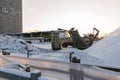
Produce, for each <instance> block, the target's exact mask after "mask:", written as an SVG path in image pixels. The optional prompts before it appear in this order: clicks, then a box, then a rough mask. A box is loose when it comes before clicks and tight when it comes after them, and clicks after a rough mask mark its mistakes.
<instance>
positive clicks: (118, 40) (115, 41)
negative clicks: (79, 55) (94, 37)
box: [85, 28, 120, 65]
mask: <svg viewBox="0 0 120 80" xmlns="http://www.w3.org/2000/svg"><path fill="white" fill-rule="evenodd" d="M85 52H86V53H88V54H89V55H91V56H94V57H96V58H99V59H100V60H102V61H104V62H105V63H106V64H110V65H120V28H118V29H117V30H115V31H114V32H112V33H111V34H110V35H109V36H107V37H106V38H104V39H102V40H100V41H98V42H97V43H95V44H94V45H93V46H91V47H90V48H88V49H87V50H85Z"/></svg>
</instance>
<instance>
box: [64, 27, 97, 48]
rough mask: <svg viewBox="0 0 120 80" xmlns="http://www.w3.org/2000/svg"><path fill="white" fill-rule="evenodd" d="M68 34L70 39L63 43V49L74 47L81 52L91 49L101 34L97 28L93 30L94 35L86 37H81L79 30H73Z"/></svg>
mask: <svg viewBox="0 0 120 80" xmlns="http://www.w3.org/2000/svg"><path fill="white" fill-rule="evenodd" d="M95 31H96V32H95ZM68 32H69V34H70V38H69V39H67V40H64V41H63V42H62V47H67V46H72V47H74V48H78V49H80V50H84V49H87V48H88V47H90V46H91V45H92V44H93V42H94V41H95V39H96V38H97V36H98V34H99V30H98V29H97V28H93V34H92V33H90V34H88V35H87V36H84V37H81V36H80V35H79V32H78V30H75V28H71V29H70V30H69V31H68Z"/></svg>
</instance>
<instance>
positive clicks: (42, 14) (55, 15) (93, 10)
mask: <svg viewBox="0 0 120 80" xmlns="http://www.w3.org/2000/svg"><path fill="white" fill-rule="evenodd" d="M71 27H75V28H76V29H78V30H79V33H80V34H84V33H87V32H92V28H93V27H96V28H98V29H99V30H100V32H101V34H102V33H110V32H112V31H114V30H115V29H116V28H118V27H120V0H23V31H24V32H29V31H48V30H57V28H63V29H67V30H69V29H70V28H71Z"/></svg>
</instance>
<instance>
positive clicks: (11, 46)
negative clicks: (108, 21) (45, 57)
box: [0, 35, 50, 55]
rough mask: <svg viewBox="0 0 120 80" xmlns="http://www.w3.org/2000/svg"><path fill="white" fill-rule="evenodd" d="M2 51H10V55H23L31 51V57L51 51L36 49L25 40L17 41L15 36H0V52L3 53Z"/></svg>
mask: <svg viewBox="0 0 120 80" xmlns="http://www.w3.org/2000/svg"><path fill="white" fill-rule="evenodd" d="M2 49H6V50H5V51H9V52H10V53H21V54H26V53H27V51H30V52H29V53H30V55H32V54H39V53H42V52H43V53H45V52H48V51H50V50H48V49H43V48H39V47H36V46H34V45H31V44H29V43H26V42H25V41H24V40H21V39H17V38H16V37H13V36H8V35H0V51H1V52H2Z"/></svg>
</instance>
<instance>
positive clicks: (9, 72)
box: [0, 68, 41, 80]
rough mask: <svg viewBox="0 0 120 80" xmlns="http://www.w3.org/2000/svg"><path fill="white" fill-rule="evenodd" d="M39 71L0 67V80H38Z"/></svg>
mask: <svg viewBox="0 0 120 80" xmlns="http://www.w3.org/2000/svg"><path fill="white" fill-rule="evenodd" d="M40 76H41V72H40V71H34V72H31V73H30V72H23V71H20V70H15V69H8V68H0V77H1V78H2V79H0V80H38V78H39V77H40Z"/></svg>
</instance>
